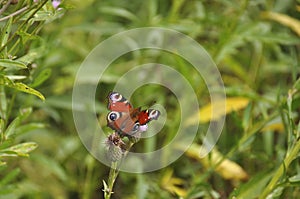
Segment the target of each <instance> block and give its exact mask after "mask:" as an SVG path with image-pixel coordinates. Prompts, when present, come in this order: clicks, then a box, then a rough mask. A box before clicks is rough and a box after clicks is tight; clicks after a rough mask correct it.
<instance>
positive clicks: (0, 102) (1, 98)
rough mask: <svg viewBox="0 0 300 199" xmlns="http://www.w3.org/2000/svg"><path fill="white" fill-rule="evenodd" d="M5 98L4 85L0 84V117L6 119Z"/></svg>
mask: <svg viewBox="0 0 300 199" xmlns="http://www.w3.org/2000/svg"><path fill="white" fill-rule="evenodd" d="M6 117H7V100H6V93H5V91H4V87H3V86H0V118H2V119H4V120H6V119H7V118H6Z"/></svg>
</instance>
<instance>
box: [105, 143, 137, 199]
mask: <svg viewBox="0 0 300 199" xmlns="http://www.w3.org/2000/svg"><path fill="white" fill-rule="evenodd" d="M133 145H134V143H133V142H130V143H129V147H128V149H127V150H126V152H125V153H124V155H123V157H122V159H121V160H120V161H118V162H112V163H111V166H110V170H109V175H108V181H107V188H106V189H104V190H103V191H104V199H110V197H111V195H112V194H113V193H114V192H113V191H112V190H113V187H114V183H115V181H116V179H117V177H118V174H119V171H120V166H121V164H122V161H123V160H124V158H125V157H126V156H127V154H128V152H129V150H130V148H131V147H132V146H133Z"/></svg>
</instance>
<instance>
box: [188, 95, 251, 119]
mask: <svg viewBox="0 0 300 199" xmlns="http://www.w3.org/2000/svg"><path fill="white" fill-rule="evenodd" d="M248 103H249V99H248V98H244V97H231V98H227V99H226V101H225V102H224V101H222V100H220V101H216V102H215V103H213V104H211V103H210V104H207V105H206V106H204V107H202V108H201V109H200V111H199V113H198V114H196V115H192V117H190V118H189V119H188V120H187V122H186V125H193V124H196V123H198V121H200V122H201V123H205V122H208V121H210V120H218V119H219V118H221V117H223V116H224V115H226V114H229V113H231V112H233V111H238V110H241V109H243V108H245V107H246V106H247V105H248ZM199 115H200V119H199Z"/></svg>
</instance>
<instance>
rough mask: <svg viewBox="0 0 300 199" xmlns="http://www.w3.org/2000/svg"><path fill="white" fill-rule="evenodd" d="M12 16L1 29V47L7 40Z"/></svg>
mask: <svg viewBox="0 0 300 199" xmlns="http://www.w3.org/2000/svg"><path fill="white" fill-rule="evenodd" d="M12 19H13V18H12V17H11V18H10V19H9V20H8V21H7V23H6V25H5V26H4V28H3V29H2V30H1V32H2V33H1V47H2V46H4V45H5V44H6V42H7V41H8V37H9V33H10V31H11V24H12Z"/></svg>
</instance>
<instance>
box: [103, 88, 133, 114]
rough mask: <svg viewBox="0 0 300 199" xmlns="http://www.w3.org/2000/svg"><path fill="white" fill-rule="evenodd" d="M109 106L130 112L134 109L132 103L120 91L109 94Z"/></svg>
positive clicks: (119, 110)
mask: <svg viewBox="0 0 300 199" xmlns="http://www.w3.org/2000/svg"><path fill="white" fill-rule="evenodd" d="M107 108H108V109H109V110H111V111H118V112H128V113H129V112H130V110H131V109H132V106H131V104H130V103H129V102H128V100H127V99H126V98H125V97H123V96H122V95H121V94H120V93H117V92H111V93H110V94H109V95H108V106H107Z"/></svg>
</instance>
